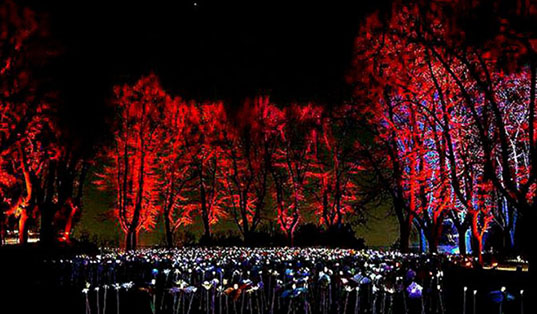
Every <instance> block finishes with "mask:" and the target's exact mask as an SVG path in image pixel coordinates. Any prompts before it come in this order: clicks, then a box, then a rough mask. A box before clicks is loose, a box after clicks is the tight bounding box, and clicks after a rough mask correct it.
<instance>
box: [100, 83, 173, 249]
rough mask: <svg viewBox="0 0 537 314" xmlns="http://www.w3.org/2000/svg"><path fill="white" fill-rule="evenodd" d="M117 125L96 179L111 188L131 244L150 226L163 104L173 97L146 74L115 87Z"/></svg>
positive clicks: (155, 208) (154, 207)
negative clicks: (129, 83) (130, 84)
mask: <svg viewBox="0 0 537 314" xmlns="http://www.w3.org/2000/svg"><path fill="white" fill-rule="evenodd" d="M114 93H115V104H116V106H117V121H118V126H117V128H116V130H115V132H114V143H113V145H112V147H108V148H106V149H105V151H104V157H105V158H106V159H107V160H108V162H109V163H108V164H107V165H106V166H105V167H104V169H103V172H102V173H101V174H100V179H99V180H97V181H96V184H97V185H98V186H99V187H100V188H101V189H103V190H108V191H113V192H115V194H116V199H115V206H114V207H115V208H114V210H113V215H114V217H116V218H117V219H118V222H119V225H120V227H121V229H122V230H123V232H125V235H126V237H125V247H126V249H127V250H131V249H135V248H136V246H137V243H138V235H139V232H140V230H142V229H144V230H151V229H152V228H153V227H154V225H155V219H156V216H157V215H158V213H159V210H160V208H159V203H158V179H159V177H158V166H159V158H158V157H159V152H160V149H161V145H162V143H163V141H162V136H163V134H164V132H163V121H164V119H165V117H164V113H165V108H166V107H167V106H170V104H169V103H170V102H173V100H172V99H171V97H170V96H169V95H167V94H166V93H165V92H164V91H163V90H162V88H161V86H160V84H159V81H158V78H157V77H156V76H155V75H154V74H151V75H149V76H145V77H142V78H140V79H139V80H138V81H137V82H136V83H135V84H134V85H132V86H129V85H123V86H116V87H115V88H114Z"/></svg>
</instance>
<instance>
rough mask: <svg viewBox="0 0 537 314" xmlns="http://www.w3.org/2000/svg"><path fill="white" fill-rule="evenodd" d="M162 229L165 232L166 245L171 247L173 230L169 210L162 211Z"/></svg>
mask: <svg viewBox="0 0 537 314" xmlns="http://www.w3.org/2000/svg"><path fill="white" fill-rule="evenodd" d="M163 216H164V230H165V232H166V245H167V246H168V247H169V248H171V247H173V232H172V228H171V224H170V216H169V211H167V212H166V213H164V215H163Z"/></svg>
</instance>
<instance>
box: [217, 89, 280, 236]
mask: <svg viewBox="0 0 537 314" xmlns="http://www.w3.org/2000/svg"><path fill="white" fill-rule="evenodd" d="M272 106H274V105H273V104H271V103H270V101H269V98H268V97H262V96H260V97H256V98H254V99H253V100H247V101H245V103H244V105H243V107H242V108H241V110H240V111H239V112H238V114H237V116H236V119H235V120H230V121H229V123H228V128H227V132H226V140H225V142H224V150H223V153H224V155H225V158H224V160H226V164H225V165H224V167H222V171H223V174H224V180H223V183H224V190H225V191H226V192H227V195H226V197H225V204H226V207H227V211H228V212H229V213H230V216H231V217H232V218H233V221H234V222H235V224H236V225H237V227H238V228H239V231H240V232H241V234H242V235H243V237H244V239H245V240H248V238H249V235H250V234H251V233H253V232H255V230H256V228H257V226H258V225H259V224H260V222H261V219H262V218H263V217H262V212H263V210H264V209H265V197H266V195H267V192H268V184H269V182H268V180H269V175H270V174H269V164H270V160H271V158H272V154H273V151H274V137H273V136H271V135H270V129H271V123H272V122H273V121H272V119H273V117H272V116H271V112H272V111H273V109H271V107H272Z"/></svg>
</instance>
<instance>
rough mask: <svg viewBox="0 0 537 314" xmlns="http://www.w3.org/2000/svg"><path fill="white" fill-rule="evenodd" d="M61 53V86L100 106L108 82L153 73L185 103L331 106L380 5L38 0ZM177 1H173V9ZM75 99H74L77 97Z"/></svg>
mask: <svg viewBox="0 0 537 314" xmlns="http://www.w3.org/2000/svg"><path fill="white" fill-rule="evenodd" d="M35 2H36V3H35V4H34V5H33V6H35V7H37V9H39V10H40V11H44V12H46V13H47V14H48V15H49V20H50V28H51V32H52V34H53V37H54V38H55V39H57V40H58V41H59V45H60V46H61V47H62V49H64V52H63V55H62V58H61V61H59V63H60V64H59V65H58V67H57V71H58V72H57V75H58V76H59V78H58V79H59V81H62V82H63V83H64V85H65V88H66V89H67V90H69V92H70V93H72V94H75V95H74V96H75V97H77V96H80V95H86V96H88V94H91V96H89V99H88V98H86V99H85V100H84V101H86V102H88V103H87V104H88V105H89V104H91V105H98V104H96V102H100V101H102V99H103V97H106V96H107V95H109V93H110V90H111V86H113V85H114V84H117V83H123V82H132V81H135V80H137V79H138V78H139V77H140V75H143V74H147V73H149V72H151V71H154V72H155V73H156V74H157V75H158V76H159V77H160V78H161V80H162V83H163V85H164V87H165V88H166V89H167V90H168V91H170V92H172V93H174V94H177V95H181V96H183V97H185V98H188V99H200V100H202V99H224V100H225V101H226V102H227V103H228V104H231V105H232V106H233V105H236V104H237V103H240V102H241V101H242V99H244V97H247V96H253V95H256V94H258V93H267V92H268V93H270V95H271V96H272V97H273V99H275V100H276V101H280V102H288V101H293V100H299V101H307V100H316V101H319V102H323V103H327V104H332V103H337V102H340V101H341V100H342V99H344V98H347V97H349V95H350V88H349V87H348V86H347V84H345V82H344V73H345V71H346V70H347V69H348V67H349V65H350V61H351V59H352V48H353V39H354V36H355V35H356V32H357V29H358V26H359V23H360V21H361V18H362V17H363V16H364V15H365V13H367V12H369V11H371V9H372V8H374V7H375V6H378V1H373V0H368V1H355V3H354V4H352V3H348V2H342V3H340V4H338V3H334V2H333V1H321V2H313V1H310V2H300V1H299V2H293V4H290V3H288V2H290V1H265V0H262V1H242V2H241V1H204V0H197V1H146V2H142V3H137V2H135V1H114V2H113V3H111V2H112V1H82V2H80V1H47V2H46V3H40V1H35ZM170 3H174V4H173V5H171V4H170ZM75 97H73V98H75Z"/></svg>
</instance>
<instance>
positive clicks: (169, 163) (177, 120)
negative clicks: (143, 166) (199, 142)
mask: <svg viewBox="0 0 537 314" xmlns="http://www.w3.org/2000/svg"><path fill="white" fill-rule="evenodd" d="M191 109H192V107H191V105H189V104H188V103H187V102H185V101H183V100H181V99H179V98H176V99H175V101H173V102H168V103H167V106H166V111H165V114H164V116H165V117H166V118H165V121H164V125H165V131H164V134H163V135H164V136H163V138H162V140H163V147H162V149H161V151H160V153H159V154H160V160H161V163H160V173H161V179H160V195H161V199H160V202H162V217H163V219H164V228H165V232H166V243H167V245H168V246H169V247H171V246H173V244H174V240H173V234H174V233H175V231H176V230H177V228H178V227H179V226H181V225H188V224H191V223H192V213H191V211H190V210H189V207H188V206H187V205H188V199H187V197H188V193H189V191H190V190H191V189H192V184H193V182H194V180H195V179H196V173H195V172H194V171H193V163H192V162H193V158H194V156H193V154H194V153H196V147H193V146H192V145H191V144H192V143H190V141H189V137H190V136H191V133H190V132H191V130H192V128H195V126H194V125H192V124H191V123H189V119H188V117H189V115H190V113H191Z"/></svg>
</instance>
